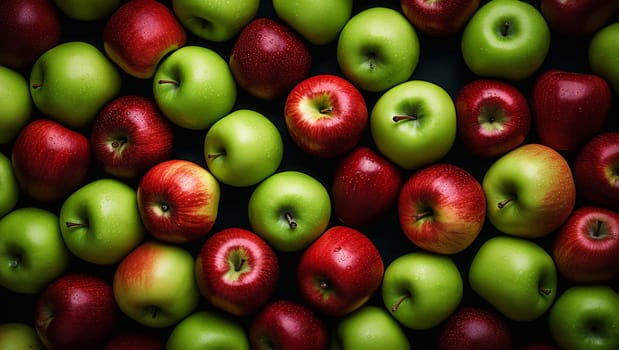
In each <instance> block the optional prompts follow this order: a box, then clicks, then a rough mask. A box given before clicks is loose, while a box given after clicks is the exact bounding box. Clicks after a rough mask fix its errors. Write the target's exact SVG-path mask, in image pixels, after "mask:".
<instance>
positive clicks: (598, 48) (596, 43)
mask: <svg viewBox="0 0 619 350" xmlns="http://www.w3.org/2000/svg"><path fill="white" fill-rule="evenodd" d="M617 55H619V23H611V24H609V25H606V26H604V27H602V28H601V29H600V30H598V31H597V32H596V33H595V34H594V35H593V37H592V38H591V40H590V41H589V48H588V55H587V58H588V62H589V68H590V69H591V73H593V74H597V75H599V76H601V77H602V78H604V79H606V81H607V82H608V83H609V84H610V85H611V86H612V87H613V90H614V91H615V95H617V96H619V66H618V65H617V64H615V61H614V60H613V59H612V57H617Z"/></svg>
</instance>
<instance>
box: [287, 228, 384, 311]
mask: <svg viewBox="0 0 619 350" xmlns="http://www.w3.org/2000/svg"><path fill="white" fill-rule="evenodd" d="M383 273H384V264H383V260H382V257H381V255H380V252H379V251H378V249H377V248H376V246H375V245H374V243H373V242H372V241H371V240H370V239H369V238H368V237H367V236H366V235H365V234H363V233H362V232H361V231H359V230H356V229H354V228H351V227H347V226H333V227H331V228H329V229H327V230H326V231H325V232H324V233H323V234H322V235H321V236H320V237H319V238H318V239H317V240H315V241H314V242H313V243H312V244H310V246H309V247H307V248H306V249H305V251H304V252H303V254H302V255H301V258H300V261H299V264H298V266H297V283H298V286H299V290H300V292H301V296H302V297H303V299H304V300H306V301H307V303H308V304H309V305H310V306H311V307H313V308H315V309H316V310H318V311H319V312H321V313H323V314H325V315H329V316H343V315H346V314H348V313H350V312H352V311H354V310H356V309H358V308H359V307H361V306H363V304H365V303H366V302H367V301H368V300H369V299H370V297H371V296H372V294H373V293H374V292H375V291H376V290H377V289H378V287H379V286H380V284H381V282H382V279H383Z"/></svg>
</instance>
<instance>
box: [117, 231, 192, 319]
mask: <svg viewBox="0 0 619 350" xmlns="http://www.w3.org/2000/svg"><path fill="white" fill-rule="evenodd" d="M194 264H195V259H194V258H193V256H192V255H191V253H190V252H189V251H188V250H186V249H184V248H182V247H179V246H177V245H172V244H169V243H164V242H159V241H156V240H153V241H147V242H144V243H142V244H140V245H139V246H138V247H137V248H135V249H134V250H132V251H131V252H130V253H129V254H128V255H127V256H125V258H123V260H121V261H120V263H119V264H118V265H117V267H116V270H115V271H114V277H113V289H114V298H115V300H116V303H117V304H118V307H119V308H120V310H121V311H122V312H123V313H124V314H125V315H126V316H128V317H129V318H130V319H132V320H134V321H136V322H137V323H138V324H141V325H143V326H146V327H151V328H165V327H170V326H173V325H175V324H177V323H178V322H180V321H181V320H182V319H184V318H185V317H187V316H188V315H190V314H191V313H192V312H193V311H194V309H195V308H196V307H197V306H198V302H199V300H200V291H199V289H198V285H197V283H196V280H195V277H194Z"/></svg>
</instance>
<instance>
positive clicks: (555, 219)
mask: <svg viewBox="0 0 619 350" xmlns="http://www.w3.org/2000/svg"><path fill="white" fill-rule="evenodd" d="M482 187H483V189H484V193H485V195H486V204H487V210H486V215H487V218H488V220H489V221H490V223H491V224H492V225H493V226H494V227H495V228H496V229H498V230H499V231H501V232H503V233H505V234H508V235H514V236H520V237H525V238H540V237H543V236H546V235H548V234H550V233H551V232H553V231H554V230H556V229H557V228H559V226H560V225H561V224H563V222H564V221H565V220H566V219H567V217H568V216H569V215H570V213H571V212H572V210H573V208H574V205H575V203H576V188H575V184H574V178H573V176H572V171H571V169H570V165H569V164H568V162H567V160H566V159H565V158H564V157H563V156H562V155H561V154H560V153H559V152H557V151H555V150H554V149H552V148H550V147H548V146H544V145H542V144H537V143H528V144H524V145H522V146H519V147H517V148H515V149H513V150H511V151H509V152H508V153H506V154H504V155H502V156H501V157H500V158H498V159H496V160H495V161H494V162H493V163H491V164H490V166H489V167H488V168H487V169H486V172H485V174H484V176H483V180H482Z"/></svg>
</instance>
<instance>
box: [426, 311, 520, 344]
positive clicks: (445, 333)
mask: <svg viewBox="0 0 619 350" xmlns="http://www.w3.org/2000/svg"><path fill="white" fill-rule="evenodd" d="M436 345H437V349H438V350H450V349H462V350H475V349H503V350H510V349H512V348H513V339H512V331H511V329H510V327H509V325H508V323H507V321H506V320H505V318H504V317H503V316H501V315H500V314H498V313H497V312H495V311H494V310H491V309H488V308H485V307H479V306H463V307H460V308H458V309H457V310H456V311H455V312H454V313H453V314H451V315H450V316H449V318H448V319H447V320H445V322H444V323H443V324H442V325H441V326H440V328H439V330H438V336H437V339H436Z"/></svg>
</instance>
